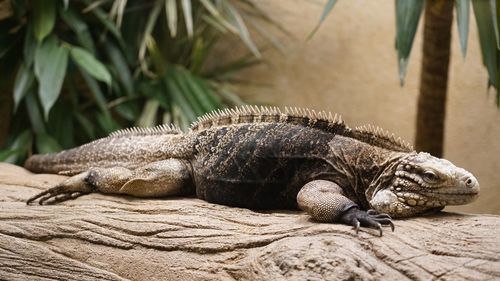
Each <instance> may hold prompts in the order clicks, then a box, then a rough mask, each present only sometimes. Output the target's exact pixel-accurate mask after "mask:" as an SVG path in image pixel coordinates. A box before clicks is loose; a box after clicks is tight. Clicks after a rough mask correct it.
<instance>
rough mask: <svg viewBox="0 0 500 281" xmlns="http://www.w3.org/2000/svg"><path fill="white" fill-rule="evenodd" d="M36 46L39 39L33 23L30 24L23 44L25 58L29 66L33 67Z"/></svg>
mask: <svg viewBox="0 0 500 281" xmlns="http://www.w3.org/2000/svg"><path fill="white" fill-rule="evenodd" d="M36 46H37V41H36V39H35V36H34V34H33V28H32V27H31V25H28V28H27V29H26V35H25V37H24V45H23V59H24V63H25V64H26V66H27V67H31V65H32V64H33V58H34V56H35V50H36Z"/></svg>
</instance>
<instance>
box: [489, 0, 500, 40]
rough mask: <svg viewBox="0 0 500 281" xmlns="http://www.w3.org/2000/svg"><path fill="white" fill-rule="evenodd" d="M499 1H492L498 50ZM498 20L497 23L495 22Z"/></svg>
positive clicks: (492, 14)
mask: <svg viewBox="0 0 500 281" xmlns="http://www.w3.org/2000/svg"><path fill="white" fill-rule="evenodd" d="M497 4H498V1H495V0H490V6H491V17H492V18H493V28H494V29H495V37H496V39H497V48H498V49H500V35H499V34H498V29H499V28H500V23H499V19H498V17H497V15H498V14H500V13H499V12H498V11H499V10H500V5H497ZM495 19H496V21H495Z"/></svg>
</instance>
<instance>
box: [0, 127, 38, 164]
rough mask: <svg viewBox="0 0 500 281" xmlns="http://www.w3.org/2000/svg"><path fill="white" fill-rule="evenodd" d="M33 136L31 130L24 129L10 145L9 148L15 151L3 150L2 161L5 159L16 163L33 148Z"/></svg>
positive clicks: (0, 159) (0, 158) (0, 157)
mask: <svg viewBox="0 0 500 281" xmlns="http://www.w3.org/2000/svg"><path fill="white" fill-rule="evenodd" d="M32 140H33V136H32V134H31V131H30V130H29V129H28V130H24V131H23V132H22V133H20V134H19V135H17V137H16V138H15V140H14V142H13V143H12V145H10V147H9V149H8V150H11V151H14V152H15V153H9V152H7V151H2V152H1V153H0V154H1V156H0V161H5V162H9V163H16V162H18V161H19V160H21V159H23V158H24V157H25V156H26V154H27V153H28V151H29V150H30V149H31V142H32Z"/></svg>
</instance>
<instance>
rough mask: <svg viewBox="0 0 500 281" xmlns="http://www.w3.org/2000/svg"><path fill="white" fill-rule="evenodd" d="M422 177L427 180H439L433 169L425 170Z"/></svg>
mask: <svg viewBox="0 0 500 281" xmlns="http://www.w3.org/2000/svg"><path fill="white" fill-rule="evenodd" d="M423 178H424V180H425V181H427V182H436V181H437V180H439V177H438V176H437V175H436V174H435V173H434V172H433V171H425V172H424V175H423Z"/></svg>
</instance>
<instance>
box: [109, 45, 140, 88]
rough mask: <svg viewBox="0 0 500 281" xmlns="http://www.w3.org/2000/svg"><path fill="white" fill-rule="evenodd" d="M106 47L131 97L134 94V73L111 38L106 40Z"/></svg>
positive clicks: (121, 81) (120, 79)
mask: <svg viewBox="0 0 500 281" xmlns="http://www.w3.org/2000/svg"><path fill="white" fill-rule="evenodd" d="M105 47H106V51H107V53H108V56H109V59H110V60H111V63H112V64H113V66H114V67H115V68H116V71H117V73H118V78H119V81H120V83H121V84H122V86H123V89H124V90H125V94H126V95H127V96H129V97H131V96H134V95H135V92H134V91H135V90H134V79H133V78H132V73H130V68H129V66H128V64H127V61H126V59H125V57H124V56H123V53H122V52H120V50H119V49H118V47H116V46H115V44H113V43H112V42H111V41H110V40H108V41H106V44H105Z"/></svg>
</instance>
